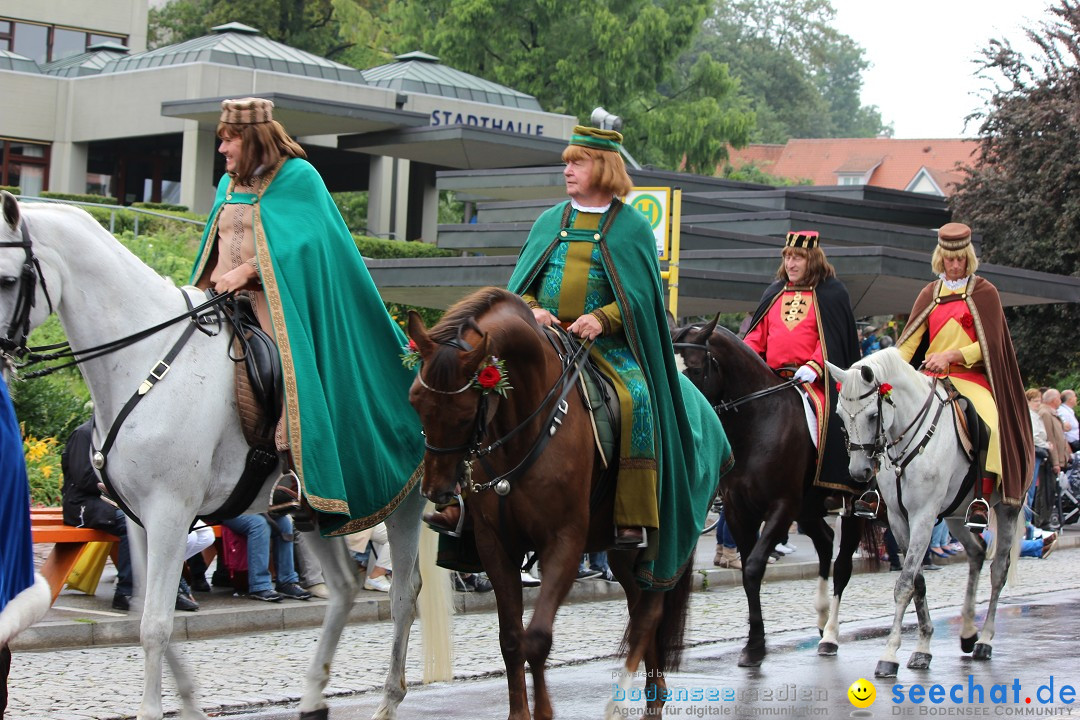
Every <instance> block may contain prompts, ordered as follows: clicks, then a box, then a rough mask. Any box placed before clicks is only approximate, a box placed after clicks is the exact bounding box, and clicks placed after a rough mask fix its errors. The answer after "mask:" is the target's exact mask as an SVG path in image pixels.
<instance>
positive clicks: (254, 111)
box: [221, 97, 274, 125]
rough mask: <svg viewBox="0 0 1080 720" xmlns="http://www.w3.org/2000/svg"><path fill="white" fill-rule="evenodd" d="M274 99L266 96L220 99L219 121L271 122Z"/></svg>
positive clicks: (239, 123)
mask: <svg viewBox="0 0 1080 720" xmlns="http://www.w3.org/2000/svg"><path fill="white" fill-rule="evenodd" d="M273 110H274V101H273V100H267V99H266V98H255V97H248V98H240V99H238V100H222V101H221V122H223V123H228V124H229V125H259V124H260V123H268V122H273V120H274V113H273Z"/></svg>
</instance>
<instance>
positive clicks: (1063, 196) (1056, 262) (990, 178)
mask: <svg viewBox="0 0 1080 720" xmlns="http://www.w3.org/2000/svg"><path fill="white" fill-rule="evenodd" d="M1049 12H1050V14H1051V19H1050V20H1047V21H1044V22H1043V23H1042V25H1041V27H1040V28H1039V29H1037V30H1031V29H1029V30H1028V31H1027V35H1028V38H1029V39H1030V40H1031V41H1032V42H1033V44H1034V47H1036V48H1037V51H1036V52H1037V53H1038V55H1039V56H1038V57H1035V58H1028V57H1026V56H1025V55H1024V54H1023V53H1021V52H1019V51H1016V50H1014V49H1013V48H1012V47H1011V46H1010V44H1009V43H1008V42H1007V41H999V40H994V41H991V43H990V46H989V47H988V48H987V49H986V50H985V51H983V71H982V72H983V75H984V76H985V77H987V78H992V79H995V80H997V82H996V83H995V88H996V89H995V90H994V92H993V93H992V95H991V96H990V98H989V102H988V105H987V107H988V108H989V110H988V111H987V112H986V114H985V115H977V116H975V117H976V118H977V119H981V120H982V125H981V127H980V128H979V137H980V146H981V147H980V150H981V152H980V155H979V160H978V162H977V164H976V166H975V168H974V169H973V170H971V171H970V172H969V173H968V177H967V179H965V180H964V181H963V182H962V183H960V184H959V185H958V187H957V193H956V194H955V195H954V196H953V197H952V198H951V205H952V209H953V213H954V217H955V218H956V219H957V220H959V221H961V222H966V223H968V224H969V225H971V226H972V228H973V229H974V230H975V231H976V232H979V233H982V235H983V245H982V259H983V260H984V261H986V262H990V263H1001V264H1003V265H1009V266H1012V267H1021V268H1026V269H1029V270H1040V271H1043V272H1050V273H1058V274H1063V275H1072V276H1073V277H1080V243H1077V240H1076V239H1077V237H1080V160H1078V158H1080V125H1077V123H1076V122H1075V118H1076V117H1077V116H1078V115H1080V68H1078V66H1077V58H1080V8H1078V7H1076V6H1075V5H1074V3H1072V2H1071V1H1070V0H1058V3H1057V4H1056V5H1054V6H1052V7H1051V8H1050V9H1049ZM1006 316H1007V318H1008V321H1009V328H1010V331H1011V333H1012V337H1013V344H1014V345H1015V347H1016V354H1017V359H1018V361H1019V363H1020V368H1021V371H1022V372H1023V374H1024V378H1025V382H1026V383H1027V384H1028V385H1038V384H1044V383H1046V382H1049V381H1050V380H1051V379H1053V378H1056V377H1064V376H1066V375H1075V374H1076V373H1077V372H1078V371H1080V353H1077V351H1076V328H1077V327H1080V306H1077V305H1076V304H1068V305H1066V304H1057V305H1034V306H1025V307H1015V308H1009V309H1007V310H1006Z"/></svg>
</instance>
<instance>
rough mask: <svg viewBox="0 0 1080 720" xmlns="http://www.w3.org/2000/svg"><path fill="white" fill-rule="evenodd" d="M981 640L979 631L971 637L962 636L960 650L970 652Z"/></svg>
mask: <svg viewBox="0 0 1080 720" xmlns="http://www.w3.org/2000/svg"><path fill="white" fill-rule="evenodd" d="M977 642H979V633H975V634H974V635H972V636H971V637H962V638H960V651H961V652H965V653H969V652H971V651H972V650H974V649H975V643H977Z"/></svg>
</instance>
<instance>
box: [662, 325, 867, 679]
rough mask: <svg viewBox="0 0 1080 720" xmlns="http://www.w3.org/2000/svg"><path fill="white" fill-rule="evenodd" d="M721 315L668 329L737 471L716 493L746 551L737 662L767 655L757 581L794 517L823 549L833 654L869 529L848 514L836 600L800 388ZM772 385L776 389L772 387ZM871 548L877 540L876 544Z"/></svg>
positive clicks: (821, 586)
mask: <svg viewBox="0 0 1080 720" xmlns="http://www.w3.org/2000/svg"><path fill="white" fill-rule="evenodd" d="M716 320H717V318H714V319H713V320H712V322H710V323H708V324H706V325H690V326H686V327H678V328H677V327H672V328H671V333H672V339H673V340H674V342H675V349H676V352H677V353H678V354H679V355H681V357H682V360H683V363H684V365H685V366H686V370H685V371H684V372H685V374H686V376H687V377H688V378H689V379H690V380H691V382H693V383H694V385H696V386H697V387H698V389H700V390H701V391H702V393H703V394H704V395H705V397H706V398H707V399H708V400H709V402H710V403H712V404H713V405H714V407H715V408H716V409H717V412H719V414H720V420H721V421H722V422H723V423H724V430H725V432H726V433H727V436H728V440H729V442H731V449H732V452H733V453H734V456H735V466H734V468H732V470H731V471H730V472H729V473H728V474H727V475H725V476H724V479H723V480H722V481H721V484H720V494H721V496H722V497H723V500H724V516H725V517H726V518H727V521H728V524H729V525H730V526H731V533H732V535H733V536H734V537H735V543H736V545H738V547H739V555H740V556H741V557H742V563H743V590H744V591H745V592H746V601H747V604H748V605H749V606H750V634H749V637H748V639H747V641H746V646H745V647H744V648H743V650H742V654H741V655H740V657H739V665H741V666H751V667H752V666H756V665H760V664H761V661H762V660H763V659H764V658H765V624H764V621H763V620H762V615H761V597H760V595H761V579H762V577H763V576H764V574H765V568H766V565H767V563H768V558H769V553H770V552H772V550H773V548H774V547H776V544H777V543H778V542H779V541H780V540H781V539H782V538H783V537H784V535H785V534H786V533H787V531H788V528H789V527H790V526H791V521H792V520H798V522H799V525H800V527H801V528H802V530H803V532H805V533H806V535H807V536H809V537H810V539H811V540H812V541H813V543H814V550H815V551H817V556H818V591H817V596H816V598H815V600H814V608H815V609H816V610H817V613H818V631H819V632H820V633H821V641H820V642H819V643H818V654H819V655H835V654H836V652H837V649H838V644H839V633H838V626H839V618H838V611H839V607H840V598H841V596H842V595H843V593H844V588H845V587H846V586H847V583H848V580H850V578H851V569H852V559H851V557H852V554H853V553H854V552H855V550H856V548H858V546H859V541H860V540H861V539H864V537H865V538H866V539H868V540H870V539H871V534H870V532H869V530H870V528H869V527H864V526H865V525H867V524H866V523H865V521H863V520H862V519H861V518H857V517H853V516H845V517H843V519H842V521H841V526H840V549H839V551H838V554H837V557H836V568H835V575H834V577H833V595H832V598H831V600H830V598H829V596H828V580H829V566H830V565H831V559H832V542H833V531H832V528H830V527H829V525H828V524H827V523H826V522H825V500H826V498H827V497H829V495H830V494H831V491H829V490H827V489H825V488H821V487H817V486H815V485H814V484H813V480H814V473H815V468H816V462H817V450H816V448H815V447H814V443H813V441H812V440H811V439H810V433H809V431H808V430H807V425H806V418H805V415H804V410H803V404H802V401H801V400H800V398H799V393H798V391H797V390H795V389H794V388H793V387H787V388H781V387H779V386H781V385H783V384H785V381H784V380H782V379H781V378H779V377H778V376H777V375H776V373H774V372H773V371H772V370H771V369H770V368H769V366H768V365H766V364H765V362H764V361H763V360H762V359H761V358H760V357H759V356H758V354H757V353H755V352H754V351H753V350H751V349H750V348H749V347H748V346H747V345H746V343H744V342H743V341H742V340H740V339H739V337H738V336H737V335H735V334H734V333H732V332H731V331H729V330H727V329H726V328H724V327H722V326H721V327H717V325H716ZM773 388H776V391H774V392H770V391H771V390H772V389H773ZM757 393H761V394H760V395H755V394H757ZM847 505H848V506H850V502H848V503H847ZM762 523H764V525H762ZM759 528H760V534H759ZM871 547H872V548H874V547H875V544H874V543H873V542H871ZM875 552H876V550H875Z"/></svg>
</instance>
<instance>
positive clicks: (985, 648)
mask: <svg viewBox="0 0 1080 720" xmlns="http://www.w3.org/2000/svg"><path fill="white" fill-rule="evenodd" d="M993 654H994V647H993V646H992V645H987V644H986V643H975V652H973V653H971V657H973V658H975V659H976V660H989V659H990V656H991V655H993Z"/></svg>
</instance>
